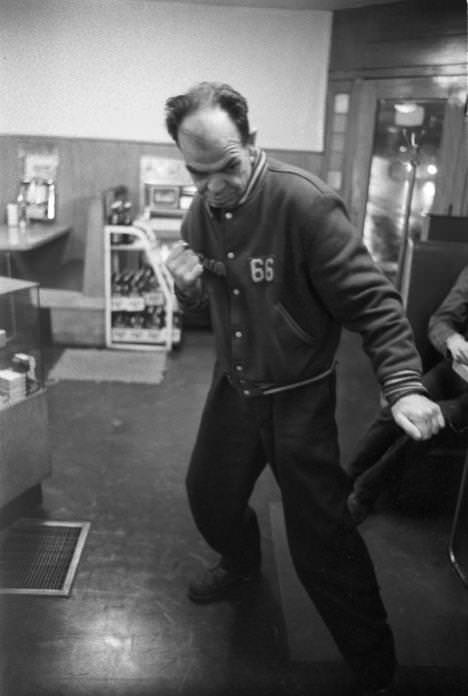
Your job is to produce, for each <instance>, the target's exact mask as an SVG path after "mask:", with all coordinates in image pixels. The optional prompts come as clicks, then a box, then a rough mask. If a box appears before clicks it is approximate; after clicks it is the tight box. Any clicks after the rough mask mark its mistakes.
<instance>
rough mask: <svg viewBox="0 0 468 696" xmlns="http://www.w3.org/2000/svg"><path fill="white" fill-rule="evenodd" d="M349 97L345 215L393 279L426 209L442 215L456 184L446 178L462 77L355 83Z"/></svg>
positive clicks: (459, 147) (453, 166)
mask: <svg viewBox="0 0 468 696" xmlns="http://www.w3.org/2000/svg"><path fill="white" fill-rule="evenodd" d="M351 101H352V104H353V107H352V113H351V118H352V119H353V121H354V131H355V133H356V138H353V142H351V143H350V148H351V152H350V153H348V156H349V157H350V161H351V162H352V165H351V168H350V171H351V181H350V193H349V195H350V201H349V204H350V210H351V215H352V218H353V222H354V224H355V225H356V226H357V227H358V229H359V230H360V232H361V234H362V237H363V241H364V243H365V244H366V246H367V247H368V249H369V251H370V253H371V255H372V256H373V258H374V260H375V261H376V263H377V264H378V265H379V266H381V268H382V270H383V271H384V272H385V273H386V274H387V275H388V276H389V277H390V278H391V279H392V280H394V281H395V282H396V283H397V284H398V281H397V279H398V269H399V266H400V265H401V257H402V252H403V253H404V249H405V245H406V243H407V240H408V239H409V238H413V239H418V238H421V236H422V235H423V234H424V229H425V225H426V224H427V220H428V215H429V213H431V212H432V213H433V212H443V213H446V212H449V211H447V207H449V206H448V197H449V196H450V195H453V190H454V189H455V188H456V187H455V186H450V184H449V185H447V182H448V181H449V180H455V179H456V177H457V176H458V175H459V171H458V170H459V169H460V166H461V164H460V163H457V162H456V161H454V157H455V159H457V157H458V158H459V159H460V153H463V116H464V106H465V102H466V88H465V85H464V80H463V79H462V78H452V77H447V78H436V77H434V78H411V79H410V78H405V79H389V80H360V81H357V83H356V85H355V87H354V95H353V98H352V100H351ZM462 156H463V155H462ZM464 166H465V167H466V165H464Z"/></svg>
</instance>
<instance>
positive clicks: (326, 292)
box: [305, 200, 445, 440]
mask: <svg viewBox="0 0 468 696" xmlns="http://www.w3.org/2000/svg"><path fill="white" fill-rule="evenodd" d="M311 212H312V215H311V220H310V221H311V225H310V232H309V233H307V234H305V251H306V255H307V260H308V267H309V269H310V280H311V283H312V284H313V285H314V287H315V289H316V290H317V292H318V294H319V295H320V297H321V298H322V300H323V302H324V304H325V306H326V307H327V308H328V310H329V311H330V312H331V314H332V315H333V316H334V317H335V318H336V320H337V321H339V322H340V323H341V324H342V325H343V326H344V327H345V328H347V329H349V330H351V331H355V332H358V333H360V334H361V336H362V339H363V347H364V350H365V351H366V353H367V354H368V356H369V358H370V360H371V362H372V365H373V368H374V371H375V374H376V377H377V379H378V381H379V382H380V385H381V388H382V392H383V395H384V397H385V398H386V400H387V402H388V403H389V405H390V407H391V411H392V414H393V417H394V419H395V421H396V422H397V424H398V425H399V426H400V427H401V428H402V429H403V430H404V431H405V432H406V433H407V434H408V435H409V436H410V437H412V438H413V439H416V440H420V439H427V438H429V437H431V436H432V435H434V434H436V433H437V432H438V431H439V430H440V428H442V427H444V424H445V423H444V419H443V416H442V413H441V411H440V408H439V406H438V405H437V404H436V403H434V402H433V401H431V400H430V399H429V398H427V391H426V389H425V388H424V386H423V384H422V381H421V370H422V368H421V361H420V357H419V355H418V352H417V350H416V347H415V344H414V338H413V333H412V330H411V327H410V325H409V322H408V320H407V318H406V316H405V314H404V310H403V305H402V302H401V297H400V295H399V294H398V293H397V291H396V290H395V288H394V286H393V285H392V284H391V283H390V281H389V280H388V279H387V278H386V277H385V276H384V275H383V273H382V272H381V271H380V270H379V269H378V268H377V267H376V265H375V263H374V262H373V260H372V258H371V257H370V254H369V253H368V251H367V249H366V248H365V246H364V245H363V243H362V241H361V239H360V236H359V235H358V233H357V231H356V230H355V228H354V227H353V226H352V225H351V223H350V222H349V220H348V218H347V216H346V214H345V212H344V210H343V208H342V207H340V206H339V205H336V204H333V201H330V200H323V201H321V202H320V205H319V206H318V208H317V209H316V210H315V211H311Z"/></svg>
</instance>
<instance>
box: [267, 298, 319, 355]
mask: <svg viewBox="0 0 468 696" xmlns="http://www.w3.org/2000/svg"><path fill="white" fill-rule="evenodd" d="M276 309H277V310H278V314H279V315H280V316H281V317H282V318H283V320H284V321H285V322H286V324H287V326H288V327H289V329H291V331H292V332H293V334H295V336H296V337H297V338H299V339H300V340H301V341H304V343H307V344H308V345H310V346H315V345H316V343H317V342H316V340H315V339H314V338H313V337H312V336H311V335H310V334H308V333H307V331H304V329H303V328H302V327H301V326H299V324H298V323H297V321H296V320H295V319H293V317H292V316H291V315H290V314H289V312H288V311H287V309H286V308H285V307H284V306H283V305H282V304H281V302H278V303H277V305H276Z"/></svg>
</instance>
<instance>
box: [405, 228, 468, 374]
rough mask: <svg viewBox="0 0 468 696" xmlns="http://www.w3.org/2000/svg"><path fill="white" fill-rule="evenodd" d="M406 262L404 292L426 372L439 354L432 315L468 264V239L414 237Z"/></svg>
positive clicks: (408, 314) (410, 243) (406, 306)
mask: <svg viewBox="0 0 468 696" xmlns="http://www.w3.org/2000/svg"><path fill="white" fill-rule="evenodd" d="M403 264H404V265H403V273H402V285H401V295H402V298H403V302H404V305H405V309H406V314H407V317H408V319H409V322H410V324H411V326H412V328H413V332H414V337H415V341H416V346H417V348H418V350H419V353H420V355H421V359H422V362H423V368H424V371H425V372H426V371H427V370H428V369H429V368H430V367H432V365H433V364H434V363H435V362H436V361H437V360H438V359H439V358H440V355H439V354H438V353H437V352H436V350H435V349H434V348H433V346H432V345H431V343H430V342H429V339H428V336H427V329H428V323H429V319H430V316H431V314H432V313H433V312H434V311H435V310H436V309H437V307H439V305H440V304H441V303H442V301H443V300H444V299H445V297H446V295H447V294H448V292H449V291H450V289H451V288H452V286H453V284H454V282H455V280H456V279H457V277H458V275H459V274H460V272H461V271H462V269H463V268H464V267H465V266H466V265H468V243H467V244H464V243H461V242H441V241H427V242H421V241H413V240H411V241H410V242H409V243H408V249H407V253H406V257H405V259H404V262H403Z"/></svg>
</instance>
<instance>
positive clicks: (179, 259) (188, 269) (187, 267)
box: [166, 242, 203, 292]
mask: <svg viewBox="0 0 468 696" xmlns="http://www.w3.org/2000/svg"><path fill="white" fill-rule="evenodd" d="M166 267H167V269H168V271H169V272H170V273H171V275H172V277H173V278H174V283H175V284H176V286H177V287H178V288H179V290H182V292H190V291H191V290H195V289H197V288H198V286H199V279H200V277H201V275H202V273H203V266H202V265H201V263H200V259H199V258H198V256H197V254H196V253H195V252H194V251H192V249H190V248H189V247H188V246H187V244H186V243H185V242H180V243H178V244H175V245H174V246H173V248H172V249H171V252H170V254H169V256H168V257H167V259H166Z"/></svg>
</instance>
